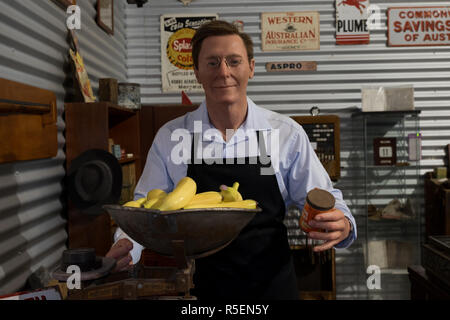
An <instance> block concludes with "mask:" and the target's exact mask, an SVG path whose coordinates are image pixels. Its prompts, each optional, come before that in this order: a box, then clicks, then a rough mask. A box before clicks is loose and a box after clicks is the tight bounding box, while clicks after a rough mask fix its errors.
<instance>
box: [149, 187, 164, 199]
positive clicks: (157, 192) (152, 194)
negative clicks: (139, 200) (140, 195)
mask: <svg viewBox="0 0 450 320" xmlns="http://www.w3.org/2000/svg"><path fill="white" fill-rule="evenodd" d="M163 194H164V195H166V194H167V193H166V192H165V191H164V190H161V189H152V190H150V191H149V192H148V193H147V200H150V199H154V198H159V197H160V196H161V195H163Z"/></svg>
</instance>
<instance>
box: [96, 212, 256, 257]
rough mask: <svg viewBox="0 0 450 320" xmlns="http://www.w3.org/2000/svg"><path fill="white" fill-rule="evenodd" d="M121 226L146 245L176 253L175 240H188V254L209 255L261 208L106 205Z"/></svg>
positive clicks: (165, 253)
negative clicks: (175, 207) (161, 208)
mask: <svg viewBox="0 0 450 320" xmlns="http://www.w3.org/2000/svg"><path fill="white" fill-rule="evenodd" d="M103 208H104V209H105V210H106V211H107V212H108V213H109V215H110V216H111V217H112V219H113V220H114V221H115V222H116V223H117V225H118V226H119V227H120V228H121V229H122V230H123V231H124V232H125V233H126V234H127V235H128V236H130V237H131V238H132V239H133V240H135V241H136V242H138V243H140V244H141V245H143V246H144V247H145V248H148V249H150V250H153V251H155V252H157V253H159V254H162V255H166V256H174V255H175V254H174V246H173V240H177V241H184V251H185V255H186V257H191V258H194V259H195V258H200V257H205V256H208V255H210V254H212V253H214V252H217V251H218V250H220V249H223V248H224V247H226V246H227V245H228V244H229V243H230V242H231V241H233V240H234V239H235V238H236V237H237V236H238V235H239V233H240V232H241V230H242V229H243V228H244V227H245V226H246V225H247V223H249V222H250V220H252V219H253V217H254V216H255V214H256V213H257V212H260V211H262V210H261V208H256V209H241V208H208V209H186V210H174V211H159V210H151V209H145V208H132V207H123V206H120V205H104V206H103Z"/></svg>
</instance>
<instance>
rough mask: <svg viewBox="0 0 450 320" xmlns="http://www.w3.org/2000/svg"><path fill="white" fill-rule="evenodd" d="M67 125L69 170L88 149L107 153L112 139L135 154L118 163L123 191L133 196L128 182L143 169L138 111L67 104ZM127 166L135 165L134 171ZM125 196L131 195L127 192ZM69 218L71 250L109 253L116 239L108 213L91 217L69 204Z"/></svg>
mask: <svg viewBox="0 0 450 320" xmlns="http://www.w3.org/2000/svg"><path fill="white" fill-rule="evenodd" d="M65 122H66V132H65V134H66V166H67V169H69V168H70V164H71V162H72V161H73V159H75V158H76V157H77V156H79V155H80V154H81V153H83V152H84V151H86V150H89V149H102V150H105V151H108V142H109V141H108V140H109V139H113V140H114V143H115V144H119V145H120V146H121V148H123V149H125V152H126V153H132V154H133V155H134V156H133V157H132V158H126V159H123V160H119V163H120V164H121V165H122V169H123V174H124V175H123V180H124V189H125V187H126V190H127V192H129V193H130V194H131V193H132V189H133V188H132V187H130V186H131V184H130V183H128V182H127V181H131V182H135V181H137V180H138V178H139V177H140V175H141V170H142V164H141V162H140V160H141V157H140V138H139V136H140V127H139V124H140V121H139V111H136V110H131V109H127V108H123V107H120V106H118V105H115V104H112V103H108V102H96V103H66V104H65ZM128 164H130V165H131V164H134V166H132V167H133V168H130V166H128ZM122 192H124V191H122ZM123 195H125V193H123ZM126 195H127V196H128V193H127V194H126ZM68 217H69V219H68V225H69V226H68V233H69V247H70V248H80V247H90V248H95V250H96V254H97V255H99V256H103V255H105V254H106V253H107V252H108V250H109V249H110V247H111V245H112V241H113V239H112V238H113V237H112V232H111V231H112V230H111V218H110V216H109V215H108V214H107V213H106V212H103V211H102V212H99V215H98V216H88V215H86V214H84V213H82V212H81V211H80V210H79V209H77V208H76V207H75V206H74V205H73V204H72V203H71V202H70V201H69V204H68Z"/></svg>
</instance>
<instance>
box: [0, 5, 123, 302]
mask: <svg viewBox="0 0 450 320" xmlns="http://www.w3.org/2000/svg"><path fill="white" fill-rule="evenodd" d="M77 2H78V5H79V6H80V8H81V30H80V31H77V35H78V38H79V44H80V50H81V52H82V55H83V58H84V61H85V64H86V68H87V71H88V73H89V76H90V80H91V82H92V86H93V89H94V93H97V90H98V79H99V78H107V77H113V78H117V79H118V80H119V81H124V80H126V72H127V70H126V41H125V5H126V3H125V0H116V1H115V7H114V9H115V10H114V13H115V34H114V36H110V35H107V34H106V33H105V32H104V31H102V30H101V29H100V28H99V27H98V26H97V24H96V22H95V17H96V0H78V1H77ZM66 18H67V16H66V13H65V12H64V10H63V9H61V8H60V7H58V6H57V5H56V4H54V3H53V2H52V1H50V0H0V77H1V78H5V79H9V80H13V81H17V82H22V83H25V84H28V85H32V86H36V87H39V88H43V89H46V90H51V91H53V92H54V93H55V94H56V96H57V105H58V154H57V156H56V157H55V158H52V159H42V160H37V161H25V162H16V163H10V164H0V294H6V293H10V292H15V291H17V290H18V289H20V288H22V287H23V286H24V284H25V281H26V280H27V278H28V277H29V275H30V274H31V273H33V272H35V271H36V270H37V269H38V268H39V267H41V266H42V267H45V268H47V269H49V270H50V269H52V268H54V267H55V266H56V264H57V263H58V262H59V261H58V260H59V259H60V257H61V253H62V251H63V250H64V249H65V248H66V240H67V232H66V220H65V213H64V200H63V199H61V196H62V194H63V193H62V192H63V188H64V186H63V184H62V182H63V178H64V175H65V170H64V161H65V154H64V149H63V148H64V144H65V140H64V120H63V110H64V98H65V96H66V95H67V94H70V93H71V89H70V88H69V87H67V84H68V83H70V81H71V77H70V76H69V75H67V74H66V73H65V70H67V63H68V48H69V47H68V44H67V40H66V36H67V29H66ZM68 80H69V81H68ZM5 138H7V137H1V139H5Z"/></svg>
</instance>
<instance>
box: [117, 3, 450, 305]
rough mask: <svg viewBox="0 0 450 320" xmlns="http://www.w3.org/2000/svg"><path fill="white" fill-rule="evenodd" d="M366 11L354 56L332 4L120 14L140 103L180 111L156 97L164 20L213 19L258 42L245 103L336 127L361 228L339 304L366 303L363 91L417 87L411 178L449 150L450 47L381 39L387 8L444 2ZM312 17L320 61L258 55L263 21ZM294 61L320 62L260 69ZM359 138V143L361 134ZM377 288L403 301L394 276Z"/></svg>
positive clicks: (203, 6) (343, 261)
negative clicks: (301, 14)
mask: <svg viewBox="0 0 450 320" xmlns="http://www.w3.org/2000/svg"><path fill="white" fill-rule="evenodd" d="M370 3H371V4H374V5H377V6H378V7H379V9H380V13H381V24H382V27H381V28H380V29H378V30H372V31H371V32H370V44H369V45H360V46H337V45H336V44H335V1H334V0H314V1H306V0H285V1H269V0H239V1H238V0H229V1H215V0H193V2H192V3H191V4H190V5H189V6H187V7H184V6H183V5H182V3H181V2H178V1H170V2H168V1H166V0H150V1H149V2H148V3H147V4H146V5H145V6H144V8H140V9H138V8H136V7H134V6H129V7H127V10H126V32H127V45H128V62H127V64H128V80H129V81H130V82H137V83H140V84H141V85H142V101H143V103H146V104H161V103H180V102H181V97H180V95H179V94H177V93H162V90H161V52H160V32H159V29H160V22H159V19H160V15H162V14H169V13H218V14H219V18H221V19H224V20H227V21H230V22H231V21H233V20H242V21H244V24H245V29H244V30H245V32H247V33H249V34H250V35H251V37H252V39H253V41H254V44H255V59H256V72H255V77H254V79H252V80H251V81H250V83H249V86H248V95H249V96H250V97H251V98H252V99H253V100H254V101H255V102H256V103H257V104H259V105H260V106H263V107H265V108H268V109H271V110H274V111H278V112H280V113H283V114H286V115H288V116H292V115H304V114H307V113H308V111H309V109H310V108H311V107H312V106H318V107H319V108H320V109H321V110H322V114H337V115H339V116H340V117H341V167H342V170H341V175H342V177H341V179H340V180H339V182H338V183H337V187H339V188H341V190H342V191H343V193H344V196H345V198H346V199H347V201H348V203H349V206H350V207H351V208H352V210H353V213H354V215H355V216H356V218H357V223H358V229H359V239H358V241H357V242H356V243H355V244H354V245H353V246H352V247H351V248H350V249H348V250H339V251H338V252H337V258H336V261H337V270H336V276H337V297H338V298H340V299H358V298H367V297H369V296H368V295H367V287H366V279H367V278H368V274H366V270H365V268H363V267H362V266H363V265H364V256H363V248H364V239H365V228H366V223H365V221H366V214H367V213H366V212H364V211H363V212H361V210H359V209H360V207H361V201H362V200H364V199H363V197H364V195H361V194H360V193H359V194H358V193H356V192H354V190H355V181H357V182H358V179H356V178H357V177H358V176H357V174H358V172H360V170H359V171H358V168H352V163H353V162H352V160H353V159H352V156H353V154H354V143H353V141H352V126H351V113H352V110H353V111H354V108H361V87H362V86H363V85H383V86H391V85H392V86H394V85H403V84H412V85H414V90H415V107H416V109H418V110H421V114H420V125H421V128H422V129H421V133H422V136H423V139H422V146H423V147H422V152H423V159H422V161H420V163H417V164H414V165H413V167H412V169H411V170H412V171H414V170H416V169H417V170H420V173H424V172H427V171H430V170H432V169H433V168H434V167H436V166H442V165H444V155H445V153H444V146H445V145H446V144H448V143H449V142H450V126H449V125H450V111H449V110H450V109H449V107H450V82H449V79H450V47H449V46H441V47H405V48H398V47H397V48H394V47H387V34H386V31H387V27H386V20H387V17H386V9H387V8H388V7H398V6H442V5H447V6H448V5H450V2H449V1H407V0H398V1H388V0H371V1H370ZM309 10H311V11H319V12H320V39H321V43H320V45H321V47H320V51H303V52H262V51H261V26H260V15H261V13H262V12H284V11H309ZM292 60H294V61H295V60H299V61H317V63H318V67H317V72H306V73H267V72H266V70H265V64H266V62H272V61H292ZM189 96H190V98H191V100H192V101H193V102H194V103H200V102H201V101H202V100H203V95H202V94H199V93H190V94H189ZM358 134H359V135H362V132H361V131H359V133H358ZM408 172H410V170H409V171H408ZM408 175H411V176H410V177H409V178H410V179H406V180H405V181H406V183H407V185H408V188H409V189H408V188H407V189H408V190H409V191H411V190H414V192H417V194H416V195H415V196H416V198H417V199H418V200H419V207H420V208H422V207H423V190H422V189H423V188H422V187H421V186H422V181H421V180H419V186H418V188H414V187H415V185H416V184H417V179H414V175H413V174H410V173H408ZM411 177H412V178H411ZM360 182H361V180H360V179H359V183H360ZM359 187H360V185H359ZM356 188H358V185H356ZM382 189H383V187H382ZM382 191H383V190H382ZM411 192H412V191H411ZM382 193H383V192H382ZM383 194H384V196H385V197H386V199H392V198H394V197H395V196H396V192H395V190H394V191H388V190H387V191H386V192H384V193H383ZM355 195H356V199H355ZM358 197H359V199H358ZM403 280H404V279H403ZM382 281H383V283H384V284H385V288H386V290H387V292H388V294H387V295H385V296H378V297H377V296H375V297H374V298H380V297H381V298H407V297H408V290H409V289H408V283H407V280H406V282H405V281H403V282H402V283H396V282H393V280H392V279H391V277H390V275H386V276H385V277H384V278H383V279H382ZM372 298H373V296H372Z"/></svg>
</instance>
